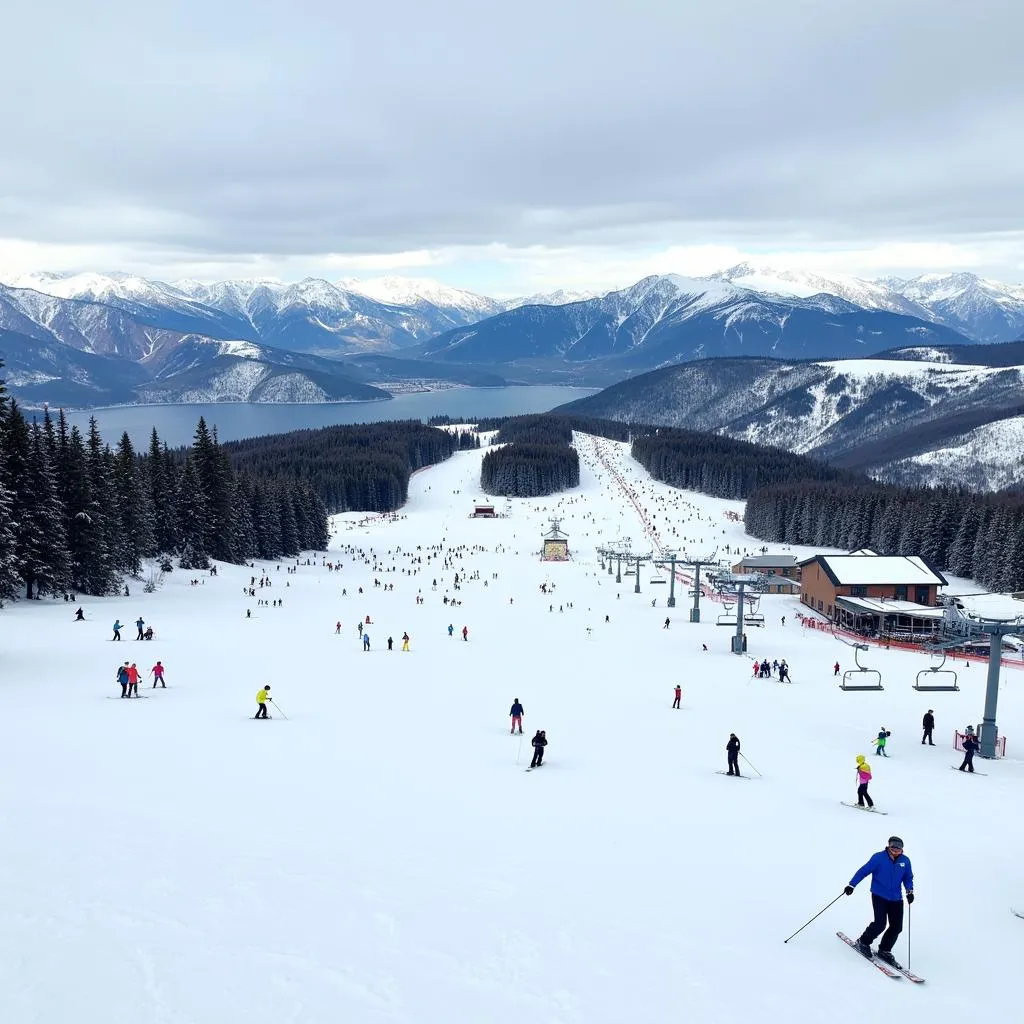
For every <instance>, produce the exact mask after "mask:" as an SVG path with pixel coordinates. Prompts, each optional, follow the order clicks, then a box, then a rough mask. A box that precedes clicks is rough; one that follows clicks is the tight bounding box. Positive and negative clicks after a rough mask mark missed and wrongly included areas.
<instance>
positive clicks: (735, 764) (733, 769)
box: [725, 732, 740, 775]
mask: <svg viewBox="0 0 1024 1024" xmlns="http://www.w3.org/2000/svg"><path fill="white" fill-rule="evenodd" d="M725 752H726V757H727V758H728V760H729V770H728V771H727V772H726V775H739V773H740V740H739V737H738V736H737V735H736V733H734V732H731V733H729V742H728V743H726V745H725Z"/></svg>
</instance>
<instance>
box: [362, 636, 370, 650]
mask: <svg viewBox="0 0 1024 1024" xmlns="http://www.w3.org/2000/svg"><path fill="white" fill-rule="evenodd" d="M369 649H370V634H369V633H364V634H363V650H364V651H368V650H369Z"/></svg>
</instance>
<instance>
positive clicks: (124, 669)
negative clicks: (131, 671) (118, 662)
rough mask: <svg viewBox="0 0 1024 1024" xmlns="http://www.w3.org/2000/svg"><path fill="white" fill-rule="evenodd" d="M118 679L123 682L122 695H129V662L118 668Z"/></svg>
mask: <svg viewBox="0 0 1024 1024" xmlns="http://www.w3.org/2000/svg"><path fill="white" fill-rule="evenodd" d="M117 681H118V682H119V683H120V684H121V696H122V697H127V696H128V662H127V661H126V662H125V663H124V664H123V665H122V666H121V667H120V668H119V669H118V670H117Z"/></svg>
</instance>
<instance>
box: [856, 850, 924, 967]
mask: <svg viewBox="0 0 1024 1024" xmlns="http://www.w3.org/2000/svg"><path fill="white" fill-rule="evenodd" d="M868 875H870V876H871V906H872V908H873V909H874V913H875V917H874V920H873V921H872V922H871V924H869V925H868V926H867V928H865V929H864V932H863V934H862V935H861V937H860V938H859V939H858V940H857V949H858V950H859V951H860V952H861V953H863V954H864V956H866V957H867V958H868V959H869V960H870V959H871V957H872V952H871V943H872V942H873V941H874V940H875V939H876V938H877V937H878V936H879V935H881V934H882V932H883V930H884V931H885V934H884V935H882V941H881V942H879V944H878V954H877V955H878V959H879V960H881V961H883V962H884V963H887V964H889V966H890V967H895V968H897V969H900V965H899V964H898V963H896V960H895V958H894V957H893V955H892V947H893V946H894V945H895V944H896V939H897V938H899V934H900V932H901V931H903V890H904V889H906V891H907V902H908V903H913V902H914V872H913V869H912V868H911V866H910V858H909V857H907V856H906V855H905V854H904V853H903V840H902V839H900V837H899V836H890V837H889V842H888V843H886V847H885V849H884V850H879V852H878V853H876V854H873V855H872V856H871V857H870V858H869V860H868V862H867V864H865V865H864V866H863V867H862V868H860V869H859V870H858V871H857V873H856V874H855V875H854V876H853V878H851V879H850V883H849V885H847V886H846V888H845V889H844V890H843V892H844V893H845V894H846V895H847V896H851V895H853V890H854V887H855V886H856V885H857V883H858V882H860V881H862V880H863V879H865V878H867V876H868ZM887 924H888V928H886V925H887Z"/></svg>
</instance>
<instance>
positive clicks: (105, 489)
mask: <svg viewBox="0 0 1024 1024" xmlns="http://www.w3.org/2000/svg"><path fill="white" fill-rule="evenodd" d="M76 434H77V431H76V430H72V432H71V438H72V441H74V439H75V436H76ZM108 453H109V449H106V448H105V446H104V444H103V438H102V437H100V431H99V426H98V424H97V423H96V417H95V416H93V417H91V418H90V420H89V437H88V439H87V441H86V443H85V468H86V479H87V481H88V490H87V493H86V498H87V501H86V506H85V508H83V509H82V510H81V511H79V512H77V513H76V515H75V518H76V520H77V521H78V523H79V527H78V529H79V533H80V535H81V536H80V543H79V544H78V545H77V548H78V551H77V553H78V556H79V560H78V566H79V568H80V570H81V573H82V578H81V583H80V584H79V588H80V589H81V590H84V591H85V592H86V593H87V594H112V593H114V591H115V590H117V589H118V584H119V577H118V575H117V570H116V569H115V568H114V560H113V558H112V556H111V550H110V549H111V542H112V540H113V537H114V532H115V529H116V525H115V522H114V509H113V507H112V506H113V486H112V484H111V481H110V473H109V469H108V466H109V462H108V458H107V455H108ZM73 454H74V453H73ZM82 541H84V545H83V543H81V542H82ZM75 548H76V545H75V544H74V543H72V551H73V552H74V551H75ZM73 568H74V565H73Z"/></svg>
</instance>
